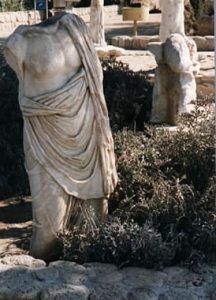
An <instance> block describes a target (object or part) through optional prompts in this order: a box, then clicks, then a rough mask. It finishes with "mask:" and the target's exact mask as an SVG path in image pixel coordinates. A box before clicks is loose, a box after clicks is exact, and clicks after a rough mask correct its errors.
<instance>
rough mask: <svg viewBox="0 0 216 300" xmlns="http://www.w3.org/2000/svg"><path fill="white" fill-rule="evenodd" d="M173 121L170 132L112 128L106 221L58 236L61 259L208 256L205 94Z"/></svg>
mask: <svg viewBox="0 0 216 300" xmlns="http://www.w3.org/2000/svg"><path fill="white" fill-rule="evenodd" d="M180 123H181V126H180V127H179V129H178V130H177V131H176V132H172V131H171V132H170V131H168V130H166V129H156V128H155V127H154V126H150V127H149V126H148V127H146V128H145V130H144V132H138V133H134V132H131V131H127V130H123V131H119V132H117V133H115V135H114V137H115V152H116V155H117V163H118V172H119V184H118V186H117V188H116V191H115V192H114V193H113V195H112V196H111V199H110V207H109V211H110V217H109V220H108V222H106V223H104V224H102V225H100V226H99V228H98V230H96V231H95V232H94V233H93V234H91V233H88V234H86V232H84V231H82V229H80V230H76V232H73V231H70V232H69V233H67V234H66V235H64V234H63V235H61V238H62V241H63V244H64V247H63V250H64V251H63V258H64V259H69V260H75V261H78V262H86V261H101V262H108V263H115V264H118V265H125V264H126V265H139V266H141V265H142V266H146V267H152V266H157V267H161V266H168V265H172V264H176V263H180V262H187V263H195V262H200V261H203V260H208V259H213V257H214V247H215V243H216V239H215V238H216V235H215V234H216V224H215V217H214V216H215V193H216V181H215V179H214V153H215V151H214V114H213V111H212V99H202V100H200V101H198V105H197V107H196V109H195V111H194V112H193V113H192V114H191V115H190V116H189V115H185V116H183V117H181V119H180ZM202 240H205V241H206V243H205V245H203V243H202Z"/></svg>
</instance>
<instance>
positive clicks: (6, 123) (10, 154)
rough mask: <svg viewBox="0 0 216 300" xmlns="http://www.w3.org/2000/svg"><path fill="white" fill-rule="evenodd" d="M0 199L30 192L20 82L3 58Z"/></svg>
mask: <svg viewBox="0 0 216 300" xmlns="http://www.w3.org/2000/svg"><path fill="white" fill-rule="evenodd" d="M0 95H1V97H0V99H1V101H0V136H1V139H0V157H1V160H0V199H3V198H5V197H9V196H19V195H26V194H28V192H29V188H28V181H27V176H26V173H25V170H24V154H23V147H22V144H23V140H22V127H23V120H22V116H21V112H20V109H19V105H18V99H17V98H18V81H17V78H16V75H15V73H14V72H13V71H12V70H11V69H10V68H9V67H8V65H6V63H5V60H4V59H3V57H2V56H0Z"/></svg>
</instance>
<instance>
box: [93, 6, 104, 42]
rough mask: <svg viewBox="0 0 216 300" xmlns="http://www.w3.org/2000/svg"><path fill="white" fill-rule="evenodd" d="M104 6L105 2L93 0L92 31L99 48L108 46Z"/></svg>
mask: <svg viewBox="0 0 216 300" xmlns="http://www.w3.org/2000/svg"><path fill="white" fill-rule="evenodd" d="M103 6H104V0H91V8H90V31H91V35H92V38H93V41H94V43H95V44H96V45H98V46H106V41H105V33H104V10H103Z"/></svg>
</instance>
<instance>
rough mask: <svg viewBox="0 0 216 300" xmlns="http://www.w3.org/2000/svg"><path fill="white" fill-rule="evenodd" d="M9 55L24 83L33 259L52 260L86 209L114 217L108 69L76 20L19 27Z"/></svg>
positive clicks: (67, 16) (21, 97) (64, 16)
mask: <svg viewBox="0 0 216 300" xmlns="http://www.w3.org/2000/svg"><path fill="white" fill-rule="evenodd" d="M4 54H5V57H6V59H7V62H8V63H9V65H10V66H11V67H12V68H13V69H14V70H15V72H16V74H17V76H18V79H19V104H20V108H21V111H22V114H23V119H24V152H25V166H26V170H27V172H28V176H29V182H30V189H31V195H32V208H33V236H32V241H31V247H30V254H31V255H33V256H34V257H38V258H43V259H49V257H50V255H51V253H52V250H54V248H55V245H56V240H57V232H58V231H60V230H62V229H64V228H65V227H66V226H67V223H68V220H69V219H70V217H71V214H72V216H73V214H74V213H75V211H77V209H78V208H79V209H80V211H81V212H82V216H83V215H84V217H86V218H87V219H89V215H88V212H89V207H90V206H91V207H93V209H94V211H95V215H96V218H97V219H99V220H100V219H102V218H103V217H104V216H105V215H106V213H107V207H108V205H107V199H108V197H109V195H110V193H111V192H112V191H113V190H114V188H115V185H116V182H117V173H116V168H115V157H114V146H113V138H112V134H111V129H110V125H109V118H108V113H107V107H106V103H105V99H104V95H103V87H102V70H101V66H100V62H99V60H98V57H97V54H96V51H95V49H94V45H93V42H92V40H91V38H90V35H89V32H88V29H87V26H86V25H85V23H84V22H83V21H82V20H81V19H80V18H79V17H77V16H76V15H73V14H62V15H60V16H56V17H52V18H50V19H49V20H48V21H46V22H44V23H41V24H38V25H33V26H19V27H18V28H17V29H16V30H15V32H14V33H13V34H12V35H11V36H10V37H9V38H8V40H7V41H6V43H5V49H4Z"/></svg>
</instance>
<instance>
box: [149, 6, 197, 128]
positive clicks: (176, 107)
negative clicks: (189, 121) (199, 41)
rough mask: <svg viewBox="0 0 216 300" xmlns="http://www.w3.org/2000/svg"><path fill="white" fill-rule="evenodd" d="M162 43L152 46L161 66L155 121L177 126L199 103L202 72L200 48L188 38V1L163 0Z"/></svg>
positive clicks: (152, 118) (153, 118)
mask: <svg viewBox="0 0 216 300" xmlns="http://www.w3.org/2000/svg"><path fill="white" fill-rule="evenodd" d="M160 7H161V11H162V16H161V24H160V43H149V45H148V47H149V50H150V51H151V52H153V54H154V55H155V59H156V61H157V64H158V67H157V69H156V72H155V84H154V90H153V103H152V112H151V122H153V123H169V124H172V125H176V124H177V117H178V115H180V114H182V113H190V112H191V111H192V109H193V107H194V105H193V104H192V103H194V101H195V100H196V80H195V75H196V74H197V73H198V72H199V66H200V65H199V62H198V55H197V47H196V44H195V42H194V41H193V40H192V39H191V38H189V37H187V36H186V35H185V28H184V0H160Z"/></svg>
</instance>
